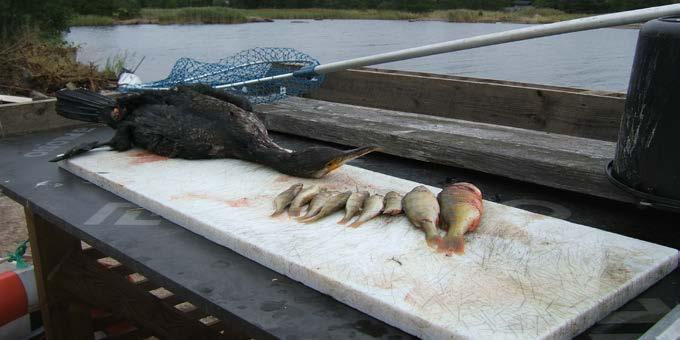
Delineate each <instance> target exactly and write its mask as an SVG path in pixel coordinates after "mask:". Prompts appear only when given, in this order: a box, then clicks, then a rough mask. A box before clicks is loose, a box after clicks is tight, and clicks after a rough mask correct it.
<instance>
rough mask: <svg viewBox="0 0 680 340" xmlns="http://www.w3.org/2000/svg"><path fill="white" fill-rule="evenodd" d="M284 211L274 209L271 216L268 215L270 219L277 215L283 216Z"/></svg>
mask: <svg viewBox="0 0 680 340" xmlns="http://www.w3.org/2000/svg"><path fill="white" fill-rule="evenodd" d="M284 210H285V209H276V210H275V211H274V212H273V213H272V214H271V215H269V216H270V217H276V216H279V215H281V214H283V212H284Z"/></svg>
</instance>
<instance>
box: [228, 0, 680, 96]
mask: <svg viewBox="0 0 680 340" xmlns="http://www.w3.org/2000/svg"><path fill="white" fill-rule="evenodd" d="M670 15H680V4H674V5H666V6H658V7H650V8H644V9H639V10H633V11H626V12H618V13H611V14H604V15H596V16H592V17H587V18H581V19H574V20H567V21H561V22H556V23H552V24H545V25H536V26H529V27H524V28H519V29H514V30H509V31H504V32H497V33H491V34H485V35H480V36H476V37H471V38H463V39H458V40H451V41H446V42H442V43H437V44H431V45H425V46H420V47H414V48H407V49H403V50H398V51H393V52H387V53H381V54H375V55H371V56H366V57H361V58H355V59H349V60H342V61H336V62H332V63H328V64H323V65H317V66H315V67H310V68H303V69H300V70H298V71H296V72H293V73H286V74H281V75H277V76H273V77H266V78H260V79H253V80H247V81H242V82H238V83H231V84H224V85H218V86H215V88H227V87H236V86H244V85H250V84H257V83H262V82H267V81H271V80H278V79H286V78H290V77H294V76H295V77H313V76H315V75H319V74H326V73H331V72H336V71H342V70H346V69H349V68H353V67H362V66H369V65H377V64H383V63H388V62H392V61H399V60H407V59H413V58H419V57H425V56H430V55H435V54H441V53H447V52H454V51H461V50H468V49H472V48H477V47H483V46H490V45H499V44H505V43H509V42H513V41H521V40H527V39H533V38H540V37H545V36H551V35H558V34H564V33H572V32H579V31H585V30H592V29H598V28H604V27H612V26H621V25H627V24H634V23H639V22H644V21H648V20H652V19H656V18H659V17H664V16H670Z"/></svg>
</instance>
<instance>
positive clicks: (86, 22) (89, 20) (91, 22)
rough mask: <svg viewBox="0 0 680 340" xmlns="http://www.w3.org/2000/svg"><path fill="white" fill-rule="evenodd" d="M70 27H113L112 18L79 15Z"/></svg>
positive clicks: (73, 19) (70, 21)
mask: <svg viewBox="0 0 680 340" xmlns="http://www.w3.org/2000/svg"><path fill="white" fill-rule="evenodd" d="M68 24H69V26H110V25H113V18H112V17H105V16H101V15H77V16H74V17H72V18H71V19H70V20H69V22H68Z"/></svg>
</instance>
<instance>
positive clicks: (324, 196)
mask: <svg viewBox="0 0 680 340" xmlns="http://www.w3.org/2000/svg"><path fill="white" fill-rule="evenodd" d="M335 194H336V193H335V192H332V191H327V190H326V189H321V191H319V193H318V194H317V195H316V196H314V198H313V199H312V201H311V202H310V203H309V208H307V213H306V214H305V215H304V216H302V217H298V218H297V219H298V220H304V219H307V218H310V217H313V216H314V215H316V214H318V213H319V211H321V208H323V206H324V205H326V202H328V200H329V199H330V198H331V197H333V195H335Z"/></svg>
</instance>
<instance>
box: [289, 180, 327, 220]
mask: <svg viewBox="0 0 680 340" xmlns="http://www.w3.org/2000/svg"><path fill="white" fill-rule="evenodd" d="M319 191H321V189H320V188H319V186H318V185H313V186H311V187H309V188H305V189H304V190H302V191H301V192H300V193H299V194H297V196H295V199H293V202H291V203H290V208H288V215H290V216H292V217H297V216H300V210H302V207H303V206H304V205H305V204H307V203H309V202H310V201H311V200H312V199H313V198H314V196H316V195H317V194H319Z"/></svg>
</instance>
